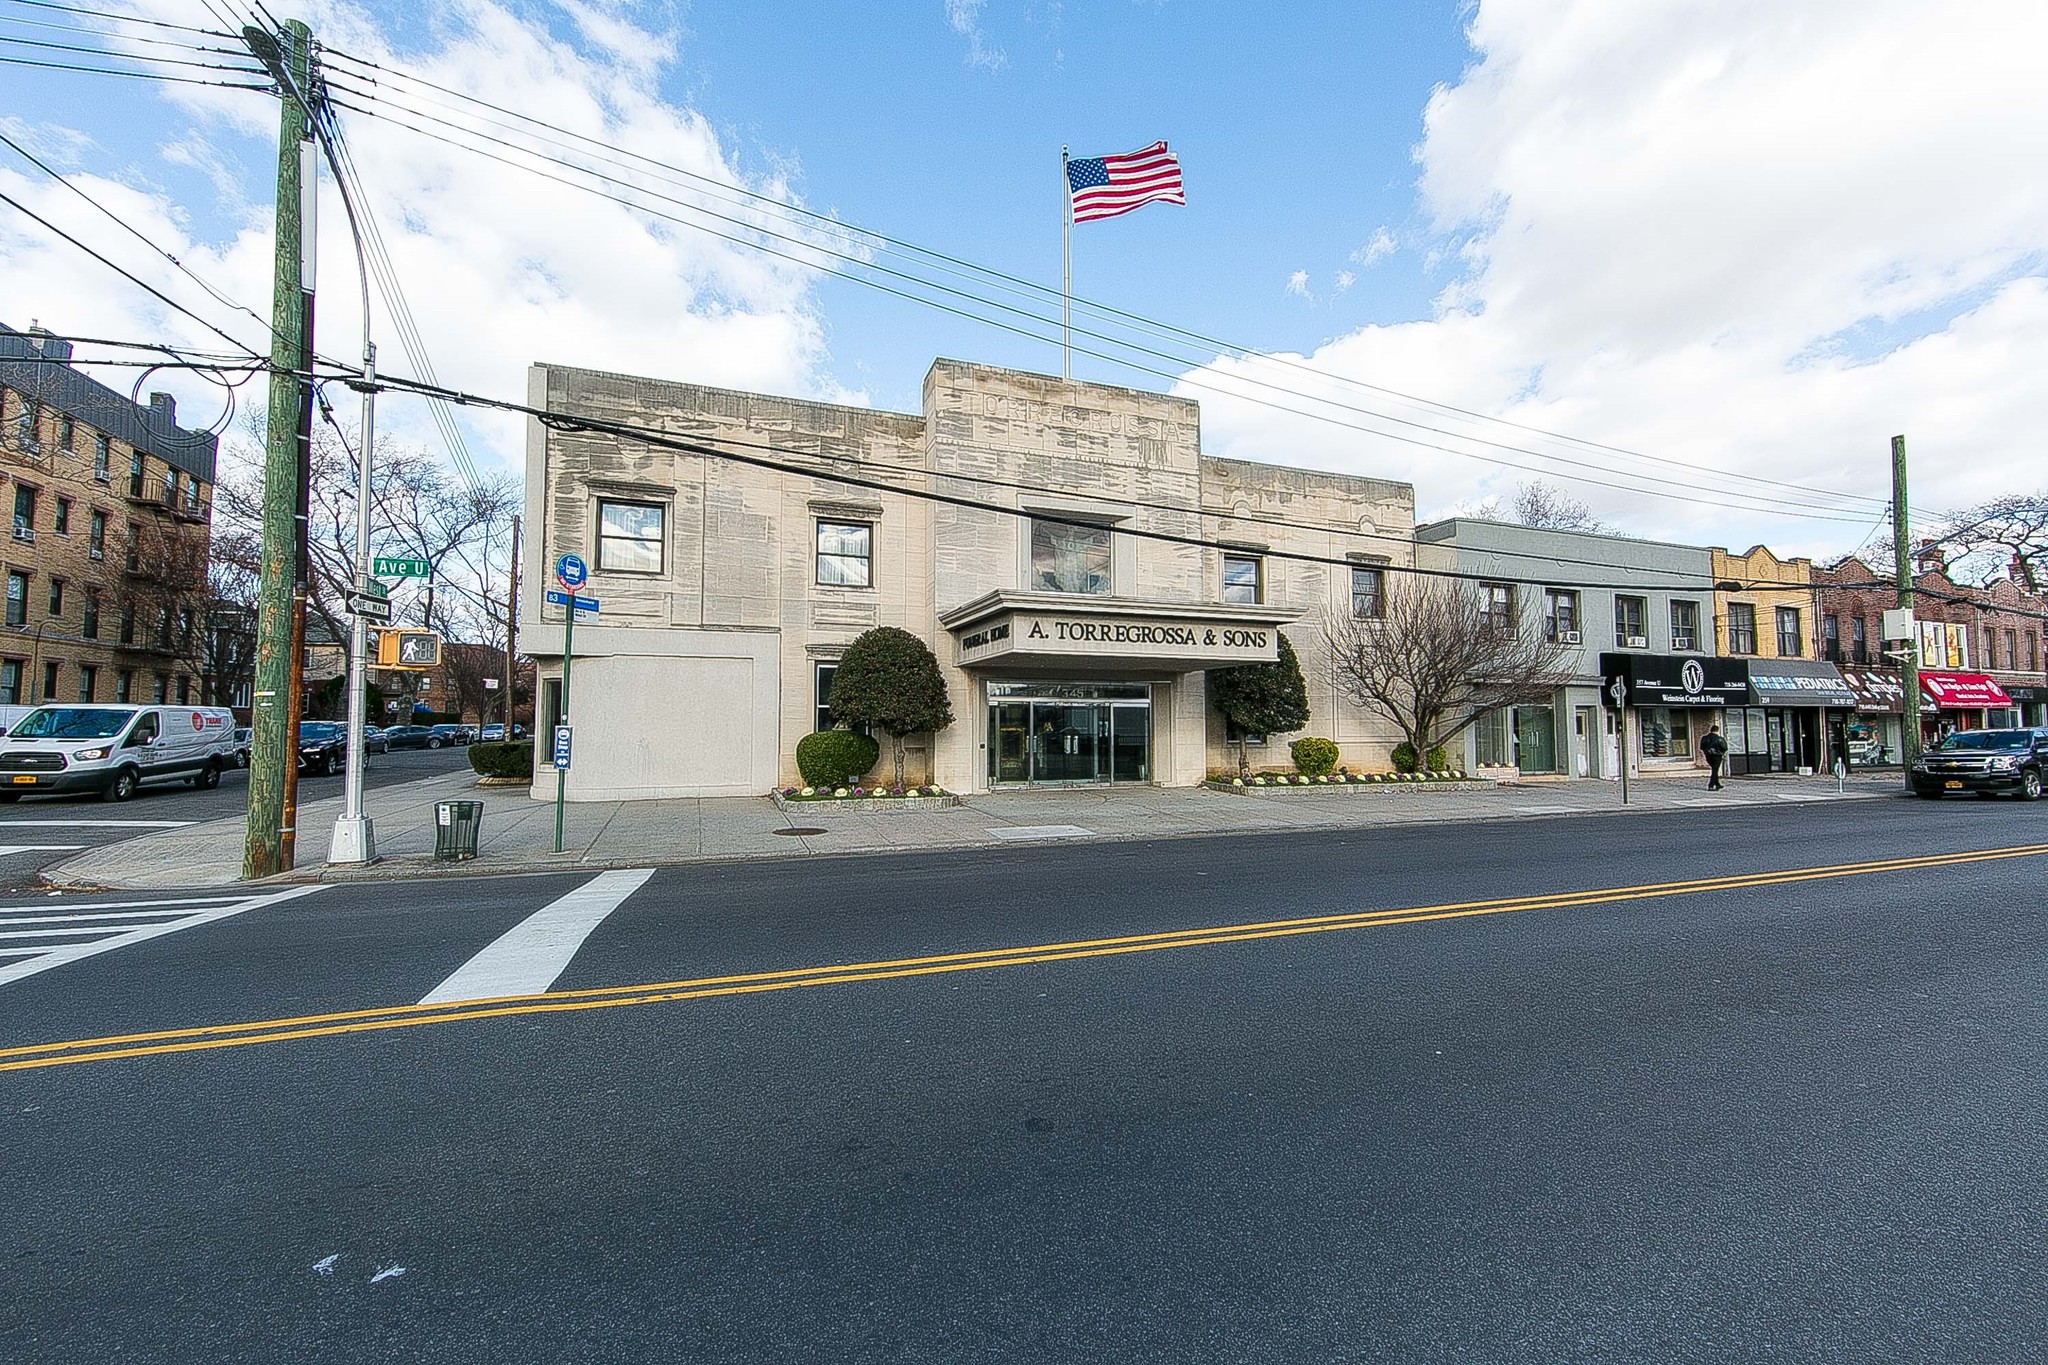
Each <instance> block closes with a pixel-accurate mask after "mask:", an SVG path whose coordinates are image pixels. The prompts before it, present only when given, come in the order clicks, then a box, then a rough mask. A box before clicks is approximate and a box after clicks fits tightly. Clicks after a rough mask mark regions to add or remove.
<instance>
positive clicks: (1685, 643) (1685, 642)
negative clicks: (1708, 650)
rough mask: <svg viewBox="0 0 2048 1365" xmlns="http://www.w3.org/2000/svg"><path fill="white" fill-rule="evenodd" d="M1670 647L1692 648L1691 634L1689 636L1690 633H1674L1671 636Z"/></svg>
mask: <svg viewBox="0 0 2048 1365" xmlns="http://www.w3.org/2000/svg"><path fill="white" fill-rule="evenodd" d="M1671 647H1672V648H1673V649H1691V648H1692V636H1690V635H1674V636H1672V637H1671Z"/></svg>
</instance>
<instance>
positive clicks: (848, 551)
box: [818, 521, 875, 588]
mask: <svg viewBox="0 0 2048 1365" xmlns="http://www.w3.org/2000/svg"><path fill="white" fill-rule="evenodd" d="M818 582H820V583H822V584H824V585H826V586H827V587H833V588H872V587H873V586H875V526H874V523H873V522H869V521H821V522H819V523H818Z"/></svg>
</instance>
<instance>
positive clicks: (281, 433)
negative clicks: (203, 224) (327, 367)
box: [242, 20, 315, 878]
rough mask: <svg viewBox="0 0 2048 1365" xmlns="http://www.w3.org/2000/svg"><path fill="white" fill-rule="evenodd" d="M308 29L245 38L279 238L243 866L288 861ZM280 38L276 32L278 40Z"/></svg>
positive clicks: (257, 872) (305, 400)
mask: <svg viewBox="0 0 2048 1365" xmlns="http://www.w3.org/2000/svg"><path fill="white" fill-rule="evenodd" d="M312 37H313V34H312V30H311V29H309V28H307V27H306V26H305V25H304V24H302V23H299V22H298V21H297V20H287V21H286V22H285V24H284V27H283V31H282V33H281V34H280V35H277V36H275V37H274V36H273V35H271V34H268V33H265V32H263V31H262V30H260V29H255V28H249V29H244V30H243V39H244V41H245V42H247V43H248V44H249V48H250V50H251V51H252V52H254V53H255V54H256V58H257V60H258V61H260V62H262V63H263V65H264V68H265V69H266V70H268V71H269V72H270V75H271V77H272V79H274V80H276V81H277V83H278V86H279V89H280V90H281V91H282V93H283V96H284V99H283V108H282V112H281V114H280V117H279V120H278V135H277V208H276V219H277V229H276V231H277V239H276V261H275V265H274V268H273V272H272V278H271V306H270V328H271V342H270V365H271V369H270V393H269V413H268V417H267V420H266V422H265V434H264V454H263V564H262V574H261V578H260V582H259V586H258V590H257V603H256V667H255V685H254V687H253V689H252V690H253V692H254V695H253V696H252V697H251V698H250V700H251V702H252V703H253V708H252V712H253V714H252V715H251V718H250V724H251V729H252V730H253V732H254V733H253V735H252V737H251V739H250V757H249V815H248V826H247V833H246V835H245V837H244V840H243V846H242V876H243V877H244V878H251V877H269V876H274V875H275V874H277V873H279V872H286V871H289V870H290V869H291V867H292V857H293V847H292V843H293V829H292V826H293V823H294V821H295V813H294V810H293V807H294V806H295V805H296V796H297V786H298V782H297V778H298V757H299V755H298V747H299V746H298V729H297V724H296V722H297V719H298V711H299V705H300V697H299V692H300V678H301V668H300V663H301V659H302V650H303V647H304V646H303V638H302V635H301V632H302V630H303V625H302V622H303V617H302V615H301V612H302V611H303V607H304V598H303V595H302V594H303V590H304V583H303V571H304V550H303V536H304V525H305V523H304V520H303V508H304V502H305V488H304V478H303V468H304V462H305V445H306V440H307V437H308V436H309V435H310V424H311V418H312V393H313V389H312V378H311V374H312V348H311V345H310V339H311V336H312V311H313V273H312V270H313V251H312V243H311V241H310V234H311V230H312V214H311V212H310V202H309V201H310V198H311V191H312V188H313V171H314V166H315V161H314V155H313V149H314V143H313V128H312V119H311V116H310V110H309V108H308V105H307V102H306V99H305V95H306V92H307V91H308V90H310V88H311V80H310V77H311V74H312V72H311V66H312V63H311V49H312ZM280 40H281V41H280Z"/></svg>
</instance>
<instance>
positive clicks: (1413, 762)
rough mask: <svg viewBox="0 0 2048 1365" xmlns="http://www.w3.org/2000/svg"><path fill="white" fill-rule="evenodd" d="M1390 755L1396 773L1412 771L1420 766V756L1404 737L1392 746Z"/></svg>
mask: <svg viewBox="0 0 2048 1365" xmlns="http://www.w3.org/2000/svg"><path fill="white" fill-rule="evenodd" d="M1392 757H1393V760H1394V771H1395V772H1397V773H1412V772H1414V771H1415V770H1416V769H1418V768H1420V767H1421V766H1422V758H1421V756H1420V755H1418V754H1417V753H1416V752H1415V746H1414V745H1413V744H1410V743H1409V742H1408V741H1407V740H1405V739H1404V740H1402V741H1401V742H1400V743H1399V744H1396V745H1395V746H1394V752H1393V755H1392Z"/></svg>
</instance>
